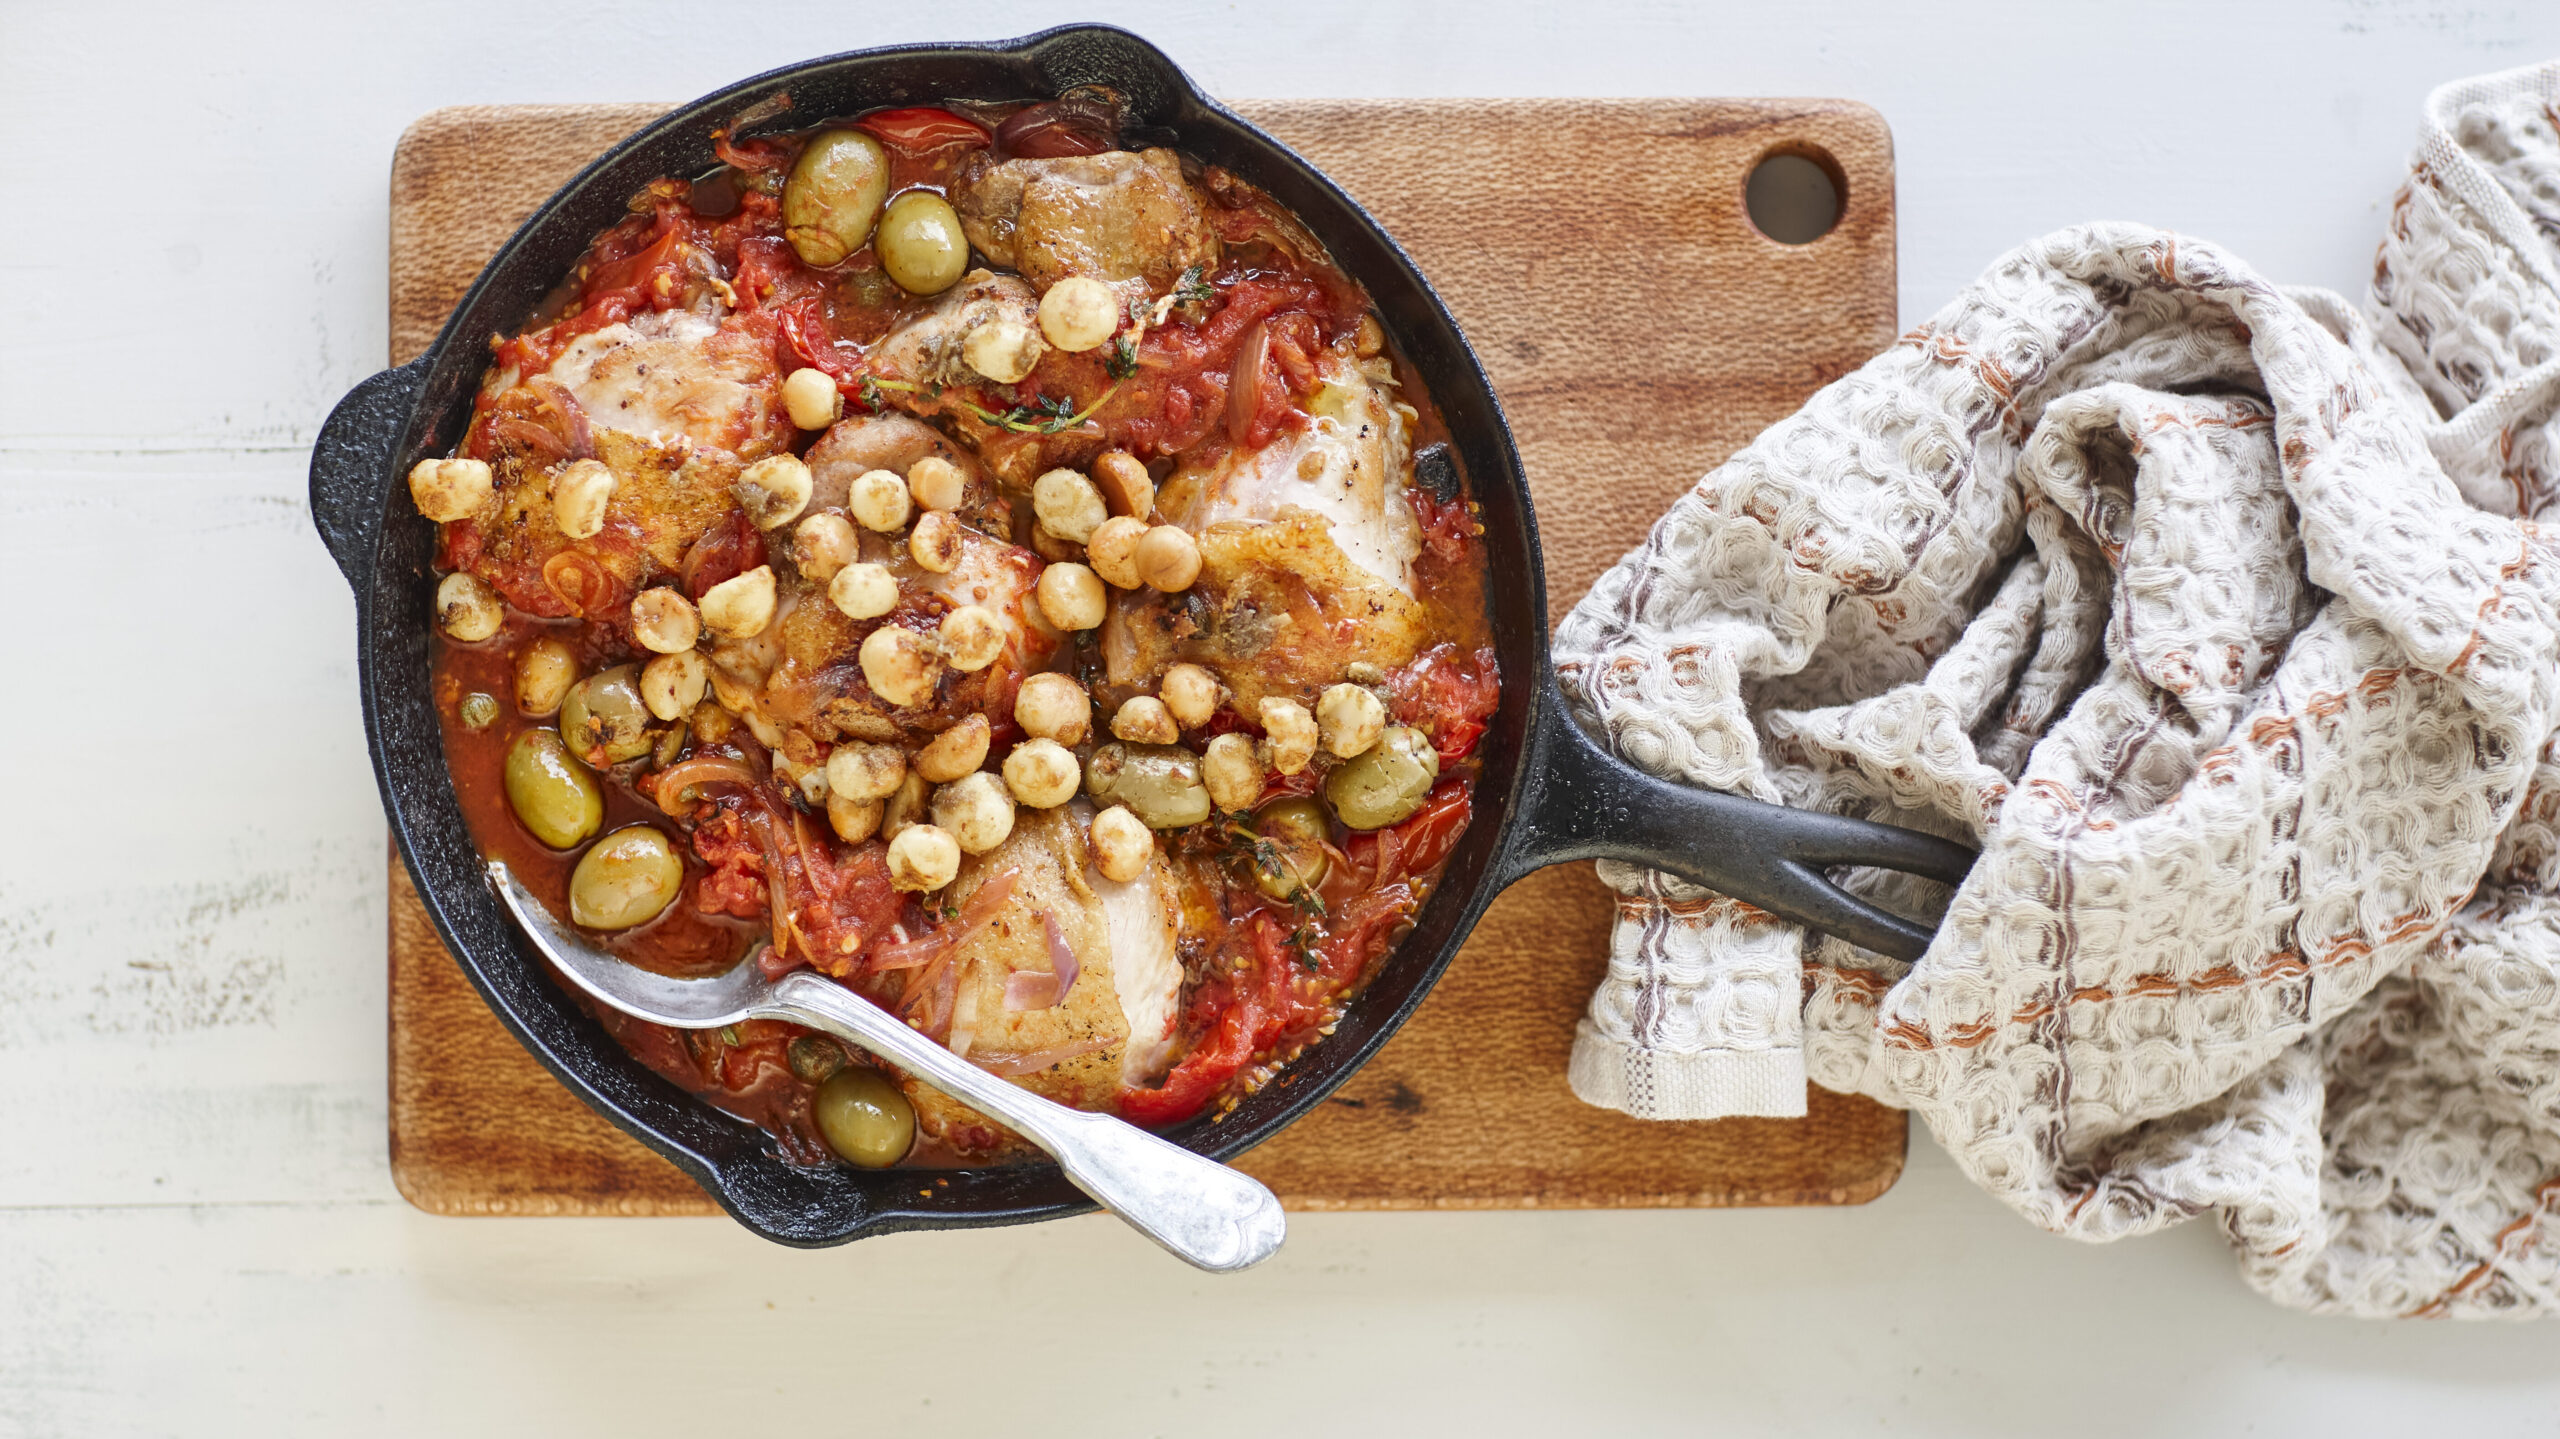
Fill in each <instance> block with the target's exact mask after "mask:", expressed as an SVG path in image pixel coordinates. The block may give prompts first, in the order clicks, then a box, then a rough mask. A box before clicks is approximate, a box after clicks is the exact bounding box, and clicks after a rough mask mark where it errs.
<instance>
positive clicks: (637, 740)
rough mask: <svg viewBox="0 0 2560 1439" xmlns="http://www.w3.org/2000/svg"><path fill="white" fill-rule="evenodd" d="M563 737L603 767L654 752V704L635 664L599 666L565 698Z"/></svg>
mask: <svg viewBox="0 0 2560 1439" xmlns="http://www.w3.org/2000/svg"><path fill="white" fill-rule="evenodd" d="M560 737H561V738H562V739H565V740H567V741H568V742H569V748H570V750H571V751H572V752H573V753H575V754H576V755H577V756H578V758H580V759H582V760H585V761H586V762H587V763H588V764H591V765H595V766H597V767H599V768H601V767H603V766H605V765H609V764H620V763H622V762H623V761H624V760H627V759H638V758H639V757H640V756H642V755H644V754H647V753H648V752H649V707H648V706H647V705H645V704H643V703H641V700H640V686H639V683H638V677H637V674H636V672H635V671H634V670H633V669H632V667H631V666H629V665H615V666H614V667H613V668H612V669H609V670H599V671H597V672H596V673H594V674H591V675H589V676H587V677H586V678H585V679H582V680H580V681H578V682H577V683H576V684H573V685H571V686H569V692H568V693H567V694H566V695H563V696H562V697H561V700H560Z"/></svg>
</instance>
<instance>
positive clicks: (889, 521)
mask: <svg viewBox="0 0 2560 1439" xmlns="http://www.w3.org/2000/svg"><path fill="white" fill-rule="evenodd" d="M845 508H847V509H849V510H851V511H853V517H854V519H856V520H858V521H860V522H861V524H862V527H863V528H864V529H866V530H878V531H879V532H880V533H882V534H884V535H885V534H891V533H894V532H896V531H898V530H903V529H905V528H906V527H907V519H908V517H909V516H911V515H913V514H914V513H915V505H914V503H913V502H912V501H911V500H910V499H909V498H908V495H907V482H906V481H905V480H902V479H900V478H898V477H897V476H896V475H894V474H891V473H890V472H889V471H887V470H866V471H864V472H863V473H862V474H860V475H857V476H855V477H854V481H853V489H852V493H851V496H850V498H848V499H847V500H846V501H845Z"/></svg>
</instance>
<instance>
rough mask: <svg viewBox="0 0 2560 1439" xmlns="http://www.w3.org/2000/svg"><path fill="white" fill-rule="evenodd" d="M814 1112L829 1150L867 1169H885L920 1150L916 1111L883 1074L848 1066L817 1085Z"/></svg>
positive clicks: (813, 1100)
mask: <svg viewBox="0 0 2560 1439" xmlns="http://www.w3.org/2000/svg"><path fill="white" fill-rule="evenodd" d="M809 1108H810V1113H811V1117H812V1118H814V1119H816V1120H817V1121H818V1133H819V1134H820V1135H821V1136H823V1137H824V1138H825V1139H826V1141H827V1147H828V1148H829V1149H832V1150H834V1151H835V1152H836V1153H837V1154H839V1155H841V1156H843V1157H844V1158H845V1159H847V1160H850V1161H852V1162H853V1163H855V1164H859V1165H861V1166H862V1167H863V1168H865V1169H886V1168H888V1167H889V1166H890V1165H892V1164H895V1163H897V1162H898V1161H899V1160H901V1159H904V1158H906V1157H907V1151H908V1150H909V1149H912V1148H914V1147H915V1142H916V1107H915V1106H914V1105H912V1104H909V1103H908V1102H907V1097H906V1096H905V1095H904V1094H901V1093H899V1092H898V1086H896V1085H894V1084H892V1083H890V1082H889V1078H888V1076H887V1075H884V1074H882V1073H881V1072H880V1071H879V1070H876V1069H872V1068H869V1067H867V1066H864V1065H855V1064H849V1065H846V1066H845V1067H844V1068H842V1069H839V1070H837V1071H836V1072H835V1073H833V1074H831V1075H828V1076H827V1078H826V1082H825V1083H822V1084H820V1085H819V1086H818V1092H817V1094H816V1095H815V1096H814V1097H813V1098H812V1100H811V1103H810V1106H809Z"/></svg>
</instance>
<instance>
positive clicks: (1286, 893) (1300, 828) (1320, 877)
mask: <svg viewBox="0 0 2560 1439" xmlns="http://www.w3.org/2000/svg"><path fill="white" fill-rule="evenodd" d="M1253 831H1254V833H1255V834H1258V835H1260V836H1261V837H1262V838H1263V840H1264V841H1265V843H1266V845H1267V848H1264V847H1257V849H1256V851H1255V855H1254V866H1253V871H1254V873H1253V882H1254V885H1255V887H1256V888H1258V889H1260V890H1261V891H1262V892H1263V893H1264V894H1267V895H1269V896H1271V897H1272V898H1273V899H1276V900H1280V901H1282V902H1283V903H1286V902H1287V901H1288V900H1290V899H1291V898H1293V897H1295V896H1296V895H1297V893H1298V891H1299V889H1300V888H1301V887H1304V888H1309V889H1312V888H1314V887H1315V886H1317V885H1319V884H1322V883H1324V876H1325V871H1326V869H1327V868H1328V867H1329V866H1330V865H1331V864H1332V861H1331V860H1330V859H1328V858H1327V857H1326V855H1325V848H1324V846H1325V841H1326V840H1329V839H1331V838H1333V819H1332V817H1331V816H1329V815H1327V814H1326V813H1325V812H1324V806H1323V805H1321V804H1318V803H1317V802H1316V801H1314V800H1312V799H1278V800H1273V801H1272V802H1271V803H1269V804H1267V805H1264V806H1263V807H1262V808H1261V809H1260V810H1259V811H1258V812H1256V813H1255V815H1254V817H1253Z"/></svg>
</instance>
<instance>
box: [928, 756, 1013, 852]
mask: <svg viewBox="0 0 2560 1439" xmlns="http://www.w3.org/2000/svg"><path fill="white" fill-rule="evenodd" d="M933 822H934V824H935V825H937V826H939V827H940V828H942V829H946V830H949V831H950V832H951V837H952V838H953V839H956V840H958V841H959V842H960V848H961V849H962V851H964V852H966V853H969V854H985V853H986V852H987V851H988V850H991V849H993V848H995V847H996V846H997V845H1000V844H1002V843H1004V841H1005V837H1006V836H1007V835H1010V834H1012V833H1013V795H1012V793H1011V792H1010V791H1008V790H1007V789H1006V788H1005V787H1004V781H1003V780H1000V779H998V778H996V777H995V776H994V775H991V774H989V773H987V772H986V771H985V770H979V771H977V772H976V773H974V774H969V775H964V776H962V777H961V778H959V779H957V780H954V781H952V782H951V783H950V784H946V785H944V786H943V787H942V788H940V789H938V790H935V791H934V792H933Z"/></svg>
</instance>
